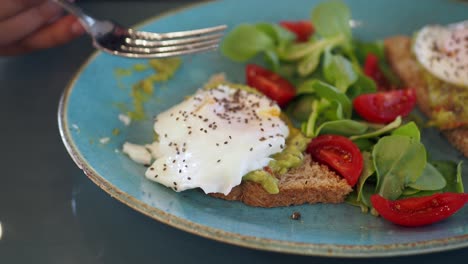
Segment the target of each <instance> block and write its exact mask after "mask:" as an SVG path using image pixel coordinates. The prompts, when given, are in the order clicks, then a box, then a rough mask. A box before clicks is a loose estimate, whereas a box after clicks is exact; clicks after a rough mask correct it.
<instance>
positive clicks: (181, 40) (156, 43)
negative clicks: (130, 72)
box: [125, 33, 223, 47]
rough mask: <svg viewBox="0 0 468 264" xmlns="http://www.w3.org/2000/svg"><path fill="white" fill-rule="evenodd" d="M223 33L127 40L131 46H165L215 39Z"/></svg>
mask: <svg viewBox="0 0 468 264" xmlns="http://www.w3.org/2000/svg"><path fill="white" fill-rule="evenodd" d="M222 36H223V34H221V33H218V34H210V35H201V36H197V37H188V38H179V39H169V40H146V39H132V38H126V39H125V42H126V43H127V44H128V45H129V46H144V47H165V46H174V45H181V44H190V43H198V42H202V41H205V40H215V39H220V38H221V37H222Z"/></svg>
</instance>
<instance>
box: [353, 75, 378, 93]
mask: <svg viewBox="0 0 468 264" xmlns="http://www.w3.org/2000/svg"><path fill="white" fill-rule="evenodd" d="M357 75H358V78H357V80H356V82H354V84H353V85H351V86H350V87H349V88H348V90H347V91H346V95H347V96H348V97H349V98H350V99H354V98H356V97H357V96H359V95H361V94H367V93H375V92H377V84H375V82H374V80H372V79H371V78H369V77H367V76H366V75H365V74H363V73H358V74H357Z"/></svg>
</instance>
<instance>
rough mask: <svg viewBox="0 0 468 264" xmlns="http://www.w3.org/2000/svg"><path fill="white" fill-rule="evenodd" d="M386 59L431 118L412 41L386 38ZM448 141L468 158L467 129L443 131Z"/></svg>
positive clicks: (407, 38)
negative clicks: (412, 89)
mask: <svg viewBox="0 0 468 264" xmlns="http://www.w3.org/2000/svg"><path fill="white" fill-rule="evenodd" d="M384 45H385V51H386V56H387V59H388V61H389V63H390V65H391V67H392V69H393V71H394V72H395V73H396V74H397V75H398V76H399V77H400V79H401V80H402V81H403V83H404V84H405V85H406V86H407V87H411V88H414V89H415V90H416V96H417V98H418V107H419V109H420V110H421V112H423V113H424V114H425V115H426V116H428V117H430V116H431V107H430V101H429V94H428V88H427V87H428V86H427V84H426V82H425V79H424V77H423V75H422V74H423V73H422V72H421V70H420V66H419V64H418V62H417V60H416V58H415V57H414V55H413V53H412V49H411V45H412V41H411V38H410V37H407V36H395V37H390V38H387V39H386V40H385V42H384ZM442 133H443V134H444V135H445V137H446V138H447V139H448V141H449V142H450V143H451V144H452V145H453V146H454V147H455V148H457V149H458V150H459V151H461V152H462V153H463V155H464V156H465V157H468V128H467V127H459V128H455V129H447V130H443V131H442Z"/></svg>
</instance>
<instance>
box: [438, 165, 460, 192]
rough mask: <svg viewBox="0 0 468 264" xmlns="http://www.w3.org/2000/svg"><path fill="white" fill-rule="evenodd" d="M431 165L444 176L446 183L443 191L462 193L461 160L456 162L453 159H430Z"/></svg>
mask: <svg viewBox="0 0 468 264" xmlns="http://www.w3.org/2000/svg"><path fill="white" fill-rule="evenodd" d="M431 163H432V165H434V167H435V168H436V169H437V170H438V171H439V172H440V173H442V175H443V176H444V178H445V180H446V181H447V185H446V186H445V188H444V189H443V190H442V191H443V192H457V193H463V192H464V188H463V180H462V173H461V171H462V164H463V163H462V162H461V161H460V162H459V163H458V164H457V163H455V162H453V161H441V160H439V161H431Z"/></svg>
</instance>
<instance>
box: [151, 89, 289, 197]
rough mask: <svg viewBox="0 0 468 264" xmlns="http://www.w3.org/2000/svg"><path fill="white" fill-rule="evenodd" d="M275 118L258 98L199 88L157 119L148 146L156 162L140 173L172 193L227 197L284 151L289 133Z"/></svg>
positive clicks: (269, 103)
mask: <svg viewBox="0 0 468 264" xmlns="http://www.w3.org/2000/svg"><path fill="white" fill-rule="evenodd" d="M279 114H280V108H279V107H278V105H277V104H276V103H274V102H273V101H272V100H270V99H268V98H267V97H265V96H263V95H260V94H253V93H249V92H247V91H244V90H239V89H234V88H231V87H229V86H227V85H220V86H218V87H217V88H215V89H209V90H199V91H198V92H197V93H196V94H195V95H193V96H191V97H190V98H188V99H186V100H185V101H183V102H182V103H180V104H178V105H176V106H174V107H172V108H171V109H169V110H167V111H165V112H163V113H161V114H159V115H158V116H157V117H156V119H155V123H154V130H155V132H156V133H157V134H158V135H159V140H158V141H156V142H154V143H152V144H151V145H149V146H148V148H149V149H150V151H151V153H152V155H153V157H154V158H155V161H154V163H153V164H152V165H151V166H150V167H149V168H148V169H147V171H146V173H145V175H146V177H147V178H148V179H150V180H153V181H156V182H158V183H160V184H163V185H165V186H167V187H170V188H172V189H174V190H175V191H183V190H187V189H192V188H201V189H202V190H203V191H204V192H205V193H223V194H228V193H229V192H230V191H231V190H232V188H233V187H235V186H237V185H239V184H240V183H241V180H242V177H243V176H244V175H245V174H247V173H248V172H250V171H253V170H258V169H262V168H263V167H265V166H267V165H268V163H269V162H270V160H271V157H270V156H271V155H273V154H275V153H278V152H281V151H282V149H283V148H284V147H285V139H286V137H287V136H288V134H289V130H288V127H287V125H286V124H285V123H284V122H283V121H282V120H281V119H280V117H279Z"/></svg>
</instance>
